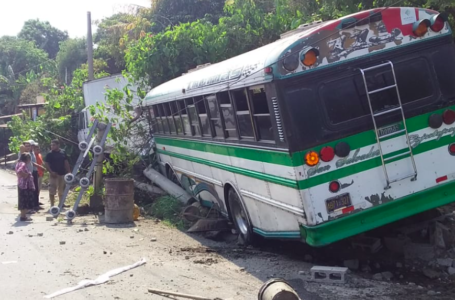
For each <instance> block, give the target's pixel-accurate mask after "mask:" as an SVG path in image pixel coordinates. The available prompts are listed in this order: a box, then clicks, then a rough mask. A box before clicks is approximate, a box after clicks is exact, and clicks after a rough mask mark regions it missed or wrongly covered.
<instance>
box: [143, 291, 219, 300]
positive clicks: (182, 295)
mask: <svg viewBox="0 0 455 300" xmlns="http://www.w3.org/2000/svg"><path fill="white" fill-rule="evenodd" d="M148 290H149V293H152V294H157V295H164V296H176V297H181V298H187V299H193V300H221V299H219V298H215V299H213V298H205V297H200V296H194V295H188V294H181V293H175V292H169V291H161V290H156V289H148Z"/></svg>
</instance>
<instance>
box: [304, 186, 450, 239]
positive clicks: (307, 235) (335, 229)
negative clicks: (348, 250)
mask: <svg viewBox="0 0 455 300" xmlns="http://www.w3.org/2000/svg"><path fill="white" fill-rule="evenodd" d="M454 201H455V182H449V183H446V184H441V185H438V186H436V187H433V188H430V189H427V190H424V191H421V192H418V193H415V194H412V195H409V196H407V197H403V198H401V199H398V200H395V201H392V202H388V203H386V204H382V205H380V206H376V207H373V208H370V209H367V210H364V211H361V212H356V213H353V214H352V215H348V216H345V217H342V218H340V219H337V220H334V221H329V222H327V223H324V224H321V225H317V226H306V225H300V234H301V237H302V239H303V240H304V241H305V242H306V243H307V244H309V245H311V246H314V247H320V246H325V245H328V244H331V243H333V242H336V241H339V240H342V239H345V238H348V237H351V236H354V235H357V234H359V233H362V232H365V231H368V230H371V229H374V228H377V227H380V226H383V225H385V224H388V223H391V222H394V221H397V220H400V219H403V218H406V217H409V216H412V215H415V214H418V213H421V212H424V211H427V210H429V209H433V208H436V207H439V206H442V205H446V204H449V203H451V202H454Z"/></svg>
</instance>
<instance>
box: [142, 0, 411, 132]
mask: <svg viewBox="0 0 455 300" xmlns="http://www.w3.org/2000/svg"><path fill="white" fill-rule="evenodd" d="M403 1H404V0H398V1H395V2H394V3H392V4H390V5H388V6H386V7H384V8H383V9H381V10H380V11H377V12H375V14H379V13H382V12H384V11H386V10H387V9H389V8H391V7H394V6H396V5H398V4H400V3H401V2H403ZM372 9H374V8H372ZM370 18H371V15H370V16H368V17H365V18H362V19H360V20H357V21H356V22H355V23H353V24H352V25H350V27H354V26H355V25H357V24H358V23H360V22H362V21H364V20H367V19H370ZM343 30H345V29H340V30H338V31H336V32H334V33H332V34H330V35H328V36H325V37H323V38H321V39H319V40H317V41H315V42H313V43H312V44H310V45H308V47H313V46H314V45H315V44H318V43H319V42H321V41H324V40H326V39H328V38H330V37H332V36H334V35H337V34H339V33H340V32H341V31H343ZM285 58H286V56H283V57H282V58H280V59H278V60H276V61H275V62H273V63H271V64H269V65H267V66H264V67H263V68H260V69H259V70H256V71H254V72H252V73H251V74H248V75H246V76H245V77H243V78H239V79H238V80H237V81H234V82H230V83H229V84H228V86H226V87H223V88H222V89H220V90H219V91H217V92H215V93H213V94H217V93H220V92H222V91H224V90H226V89H229V87H230V86H231V85H234V84H236V83H239V82H241V81H243V80H245V79H247V78H249V77H251V76H253V75H254V74H257V73H259V72H262V71H263V70H264V68H267V67H271V66H273V65H274V64H277V63H279V62H280V61H282V60H284V59H285ZM204 100H205V98H204V97H203V98H202V99H200V100H197V101H196V102H194V103H193V105H196V104H198V103H199V102H201V101H204ZM151 105H153V104H151ZM151 105H146V106H145V107H149V106H151ZM141 107H143V106H142V105H141ZM185 110H186V108H185V109H181V110H177V112H176V113H178V114H179V115H180V113H181V112H182V111H185ZM171 116H172V117H174V116H173V115H172V112H171ZM160 117H161V116H160ZM167 117H169V116H165V118H167ZM157 124H158V123H157V122H155V123H152V124H150V123H149V125H151V126H152V127H154V126H155V125H157Z"/></svg>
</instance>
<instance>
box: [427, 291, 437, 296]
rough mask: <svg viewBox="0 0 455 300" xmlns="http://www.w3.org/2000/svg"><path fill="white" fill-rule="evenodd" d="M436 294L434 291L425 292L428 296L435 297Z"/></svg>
mask: <svg viewBox="0 0 455 300" xmlns="http://www.w3.org/2000/svg"><path fill="white" fill-rule="evenodd" d="M437 294H438V293H436V292H435V291H428V292H427V295H428V296H436V295H437Z"/></svg>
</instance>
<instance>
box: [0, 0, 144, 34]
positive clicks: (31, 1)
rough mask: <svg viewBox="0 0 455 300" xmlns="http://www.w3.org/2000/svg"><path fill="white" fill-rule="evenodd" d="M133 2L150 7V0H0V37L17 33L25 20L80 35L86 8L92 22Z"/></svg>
mask: <svg viewBox="0 0 455 300" xmlns="http://www.w3.org/2000/svg"><path fill="white" fill-rule="evenodd" d="M132 4H134V5H139V6H146V7H149V6H150V0H0V36H3V35H11V36H14V35H17V34H18V33H19V31H20V30H21V28H22V26H23V25H24V22H25V21H27V20H30V19H40V20H41V21H49V23H51V25H52V26H54V27H56V28H58V29H60V30H63V31H68V34H69V35H70V37H72V38H74V37H83V36H85V35H86V34H87V12H88V11H90V12H91V14H92V21H95V20H101V19H102V18H105V17H109V16H111V15H113V14H115V13H117V12H122V11H126V10H127V9H128V6H129V5H132ZM92 30H93V32H95V30H96V26H93V27H92Z"/></svg>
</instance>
